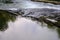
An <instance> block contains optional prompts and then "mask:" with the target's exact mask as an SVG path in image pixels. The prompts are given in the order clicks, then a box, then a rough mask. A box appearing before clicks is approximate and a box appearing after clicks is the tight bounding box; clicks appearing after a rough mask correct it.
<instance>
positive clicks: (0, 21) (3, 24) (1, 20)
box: [0, 10, 16, 31]
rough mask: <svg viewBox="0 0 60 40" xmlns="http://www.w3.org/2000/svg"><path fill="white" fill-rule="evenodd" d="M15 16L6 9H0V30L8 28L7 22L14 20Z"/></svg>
mask: <svg viewBox="0 0 60 40" xmlns="http://www.w3.org/2000/svg"><path fill="white" fill-rule="evenodd" d="M15 19H16V17H15V16H14V15H12V14H11V13H9V12H8V11H3V10H0V31H4V30H6V29H7V28H8V22H9V21H10V20H12V21H14V20H15Z"/></svg>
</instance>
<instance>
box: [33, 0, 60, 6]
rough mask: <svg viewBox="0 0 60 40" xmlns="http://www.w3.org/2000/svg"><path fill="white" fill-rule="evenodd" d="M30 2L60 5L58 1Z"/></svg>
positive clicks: (36, 0) (39, 0) (40, 0)
mask: <svg viewBox="0 0 60 40" xmlns="http://www.w3.org/2000/svg"><path fill="white" fill-rule="evenodd" d="M32 1H35V2H44V3H52V4H55V5H60V1H59V2H58V1H45V0H32Z"/></svg>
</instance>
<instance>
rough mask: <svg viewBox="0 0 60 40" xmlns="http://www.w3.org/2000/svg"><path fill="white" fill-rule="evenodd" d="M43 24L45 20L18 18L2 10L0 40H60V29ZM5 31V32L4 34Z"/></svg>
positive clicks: (0, 12)
mask: <svg viewBox="0 0 60 40" xmlns="http://www.w3.org/2000/svg"><path fill="white" fill-rule="evenodd" d="M41 19H43V18H41ZM13 21H14V22H13ZM41 23H43V20H42V21H41V20H38V19H35V18H31V19H30V18H26V17H21V16H16V15H15V14H12V13H10V12H7V11H3V12H2V11H1V10H0V30H1V32H0V40H60V39H59V37H58V36H59V35H60V28H58V27H55V26H54V28H53V26H47V25H48V24H46V23H43V24H41ZM6 25H8V26H6ZM51 28H52V29H51ZM5 29H7V30H5ZM3 30H5V31H4V32H2V31H3Z"/></svg>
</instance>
